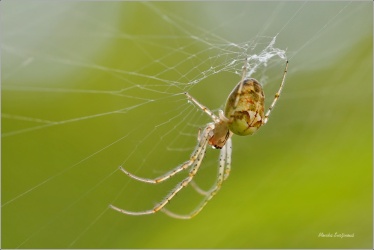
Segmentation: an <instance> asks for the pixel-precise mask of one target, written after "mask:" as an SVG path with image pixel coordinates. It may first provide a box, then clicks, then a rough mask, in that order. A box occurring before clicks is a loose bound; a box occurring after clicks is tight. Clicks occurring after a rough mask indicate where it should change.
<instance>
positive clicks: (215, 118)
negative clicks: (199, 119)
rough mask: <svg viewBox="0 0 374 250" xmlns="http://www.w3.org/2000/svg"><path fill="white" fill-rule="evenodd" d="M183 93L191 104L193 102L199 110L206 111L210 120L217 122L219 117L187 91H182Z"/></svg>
mask: <svg viewBox="0 0 374 250" xmlns="http://www.w3.org/2000/svg"><path fill="white" fill-rule="evenodd" d="M184 94H185V95H186V96H187V98H188V99H189V100H191V101H192V103H193V104H195V105H196V106H197V107H199V108H200V109H201V110H203V111H204V112H205V113H207V114H208V115H209V116H210V118H212V120H213V121H214V122H215V123H217V122H219V118H218V117H217V116H216V115H215V114H214V113H213V112H212V111H211V110H210V109H208V108H207V107H205V106H204V105H202V104H201V103H199V102H198V101H197V100H196V99H195V98H193V97H192V96H191V95H190V94H189V93H188V92H184Z"/></svg>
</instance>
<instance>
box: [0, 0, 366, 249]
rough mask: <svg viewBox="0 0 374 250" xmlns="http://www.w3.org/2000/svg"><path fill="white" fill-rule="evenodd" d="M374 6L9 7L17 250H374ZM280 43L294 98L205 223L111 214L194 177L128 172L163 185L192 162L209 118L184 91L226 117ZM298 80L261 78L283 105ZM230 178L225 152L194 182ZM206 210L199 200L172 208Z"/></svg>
mask: <svg viewBox="0 0 374 250" xmlns="http://www.w3.org/2000/svg"><path fill="white" fill-rule="evenodd" d="M372 4H373V3H372V2H371V1H367V2H244V1H241V2H143V3H140V2H139V3H135V2H96V1H95V2H89V1H84V2H78V1H77V2H74V1H62V2H53V3H47V2H46V1H41V2H39V1H28V2H26V1H2V2H1V4H0V7H1V25H2V27H1V29H2V43H1V55H2V64H1V72H2V73H1V80H2V90H1V98H2V152H1V153H2V162H1V165H2V179H1V182H2V186H1V188H2V200H1V203H2V205H1V210H2V218H1V224H2V225H1V226H2V230H1V234H2V235H1V240H2V248H372V246H373V245H372V242H373V231H372V223H373V217H372V209H373V205H372V204H373V202H372V197H373V190H372V187H373V183H372V175H373V173H372V150H373V148H372V136H373V134H372V126H373V124H372V120H373V116H372V113H373V110H372V92H373V89H372V82H373V79H372V75H373V72H372V71H373V58H372V55H373V48H372V45H373V34H372V30H373V26H372V18H373V13H372V10H373V6H372ZM277 34H278V36H277V40H276V43H275V47H277V48H280V49H284V50H286V51H287V53H286V54H287V57H288V59H289V60H290V64H289V71H288V75H287V79H286V86H285V88H284V92H283V93H282V95H281V97H280V100H279V102H278V103H277V106H276V108H275V109H274V111H273V113H272V115H271V117H270V119H269V122H268V124H267V125H266V126H265V127H263V128H261V129H260V130H259V131H258V133H257V134H255V135H253V136H250V137H238V136H234V138H233V163H232V172H231V175H230V177H229V179H228V180H227V181H226V182H225V183H224V185H223V187H222V189H221V191H220V192H219V193H218V194H217V195H216V196H215V197H214V198H213V199H212V200H211V201H210V202H209V203H208V205H207V206H206V207H205V208H204V210H203V211H202V212H201V213H200V214H199V215H198V216H196V217H195V218H194V219H192V220H176V219H172V218H169V217H167V216H166V215H165V214H162V213H160V214H155V215H150V216H140V217H132V216H127V215H124V214H120V213H118V212H116V211H113V210H111V209H109V208H108V205H109V204H114V205H116V206H119V207H121V208H124V209H128V210H132V211H140V210H145V209H150V208H151V207H152V206H153V205H154V204H155V203H157V202H159V201H160V200H161V199H162V198H163V197H164V196H165V195H166V194H167V193H168V192H169V191H170V190H171V189H172V188H173V187H174V186H175V185H176V184H177V183H178V182H179V181H180V180H181V179H183V177H184V176H185V175H186V173H184V174H180V175H178V176H177V177H175V178H174V179H173V180H169V181H168V182H167V183H163V184H160V185H157V186H153V185H149V184H145V183H138V182H136V181H134V180H131V179H130V178H128V177H127V176H126V175H124V174H123V173H121V172H120V171H118V166H120V165H122V166H124V167H125V168H126V169H128V170H129V171H132V172H133V173H136V174H137V175H140V176H144V177H155V176H158V175H161V174H162V173H164V172H166V171H168V170H170V169H172V168H173V167H175V166H177V165H178V164H180V163H182V162H183V161H185V160H187V159H188V158H189V155H190V153H191V152H192V150H193V148H194V146H195V144H196V136H197V131H198V129H199V128H202V127H203V126H204V124H206V123H207V122H209V118H208V117H207V116H206V115H205V114H204V113H203V112H201V111H200V110H198V109H196V108H195V107H194V106H193V105H191V104H189V103H188V102H187V101H186V98H185V96H184V95H182V94H181V93H183V92H184V91H189V92H190V93H191V94H192V95H193V96H194V97H196V98H197V99H198V100H199V101H201V102H202V103H203V104H205V105H207V106H208V107H210V108H211V109H212V110H214V111H215V112H217V111H218V109H222V108H223V105H224V103H225V99H226V98H227V96H228V94H229V93H230V91H231V90H232V88H233V87H234V86H235V84H236V83H237V82H238V81H239V79H240V71H241V67H242V64H243V61H242V60H243V59H244V57H245V56H246V55H251V54H253V53H259V52H260V51H261V50H262V49H263V48H265V47H266V46H267V45H268V44H269V43H270V41H271V40H272V38H273V37H275V36H276V35H277ZM232 62H234V63H232ZM231 63H232V64H231ZM283 69H284V60H280V59H279V58H274V60H273V59H272V60H270V61H269V65H268V66H267V67H262V68H260V69H259V70H258V71H257V72H256V73H255V74H254V75H253V77H255V78H257V79H259V80H260V81H261V82H263V84H264V88H265V94H266V95H267V97H268V100H267V102H266V104H267V105H269V103H270V102H271V99H272V96H273V94H274V93H275V92H276V90H277V88H278V86H279V83H280V80H281V77H282V74H283ZM191 83H195V84H191ZM217 165H218V151H217V150H213V149H212V150H210V149H209V150H208V152H207V156H206V158H205V159H204V162H203V165H202V168H201V170H200V171H199V173H198V175H197V176H196V182H197V183H198V184H199V185H201V186H202V187H203V188H206V189H207V188H209V187H210V186H211V185H213V183H214V180H215V177H216V171H217ZM202 198H203V197H201V196H200V195H198V194H196V193H194V192H193V190H192V189H190V188H186V189H185V190H183V191H181V192H180V193H179V194H178V195H177V197H176V198H175V199H173V200H172V202H171V203H170V204H168V208H169V209H170V210H172V211H174V212H177V213H182V214H183V213H188V211H191V210H192V209H193V208H194V207H195V206H196V205H197V204H198V203H199V202H200V201H201V199H202ZM320 233H323V234H329V233H330V234H332V235H335V233H338V234H342V233H344V234H350V235H352V234H353V235H354V237H351V238H348V237H345V238H339V237H330V238H329V237H319V235H320Z"/></svg>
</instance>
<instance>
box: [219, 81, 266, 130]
mask: <svg viewBox="0 0 374 250" xmlns="http://www.w3.org/2000/svg"><path fill="white" fill-rule="evenodd" d="M240 87H241V90H240ZM264 100H265V95H264V91H263V89H262V86H261V85H260V83H259V82H258V81H257V80H256V79H253V78H249V79H245V80H244V82H243V84H242V83H241V82H240V83H238V85H237V86H236V87H235V88H234V90H233V91H232V92H231V93H230V95H229V97H228V98H227V102H226V107H225V116H226V117H227V118H228V119H229V122H228V127H229V129H230V130H231V131H232V132H233V133H234V134H237V135H251V134H253V133H254V132H256V131H257V129H258V128H259V127H261V126H262V124H263V119H264ZM235 102H237V103H235Z"/></svg>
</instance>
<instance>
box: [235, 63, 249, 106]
mask: <svg viewBox="0 0 374 250" xmlns="http://www.w3.org/2000/svg"><path fill="white" fill-rule="evenodd" d="M247 64H248V58H247V57H246V58H245V60H244V65H243V72H242V79H241V80H240V85H239V89H238V93H237V95H236V98H235V102H234V107H236V106H237V105H238V102H239V98H240V96H241V94H242V89H243V84H244V80H245V78H246V77H247V72H248V68H247Z"/></svg>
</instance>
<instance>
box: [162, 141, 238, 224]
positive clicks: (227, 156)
mask: <svg viewBox="0 0 374 250" xmlns="http://www.w3.org/2000/svg"><path fill="white" fill-rule="evenodd" d="M231 145H232V142H231V138H230V139H228V141H227V143H226V145H225V146H223V148H222V149H221V152H220V159H219V170H218V177H217V181H216V183H215V185H214V186H213V187H212V188H211V190H210V191H208V192H206V193H207V195H206V197H205V199H204V200H203V201H202V202H201V203H200V205H198V206H197V207H196V208H195V210H194V211H193V212H192V213H190V214H188V215H180V214H176V213H173V212H171V211H169V210H167V209H165V208H163V209H162V210H161V211H162V212H164V213H165V214H167V215H169V216H170V217H173V218H177V219H191V218H192V217H194V216H196V215H197V214H198V213H199V212H200V211H201V210H202V209H203V208H204V207H205V205H206V204H207V203H208V202H209V201H210V200H211V199H212V198H213V196H214V195H216V194H217V192H218V191H219V189H220V188H221V186H222V183H223V181H224V180H226V178H227V177H228V174H229V170H230V166H231V152H232V150H231Z"/></svg>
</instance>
